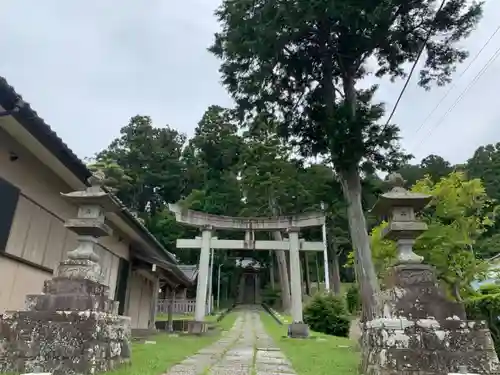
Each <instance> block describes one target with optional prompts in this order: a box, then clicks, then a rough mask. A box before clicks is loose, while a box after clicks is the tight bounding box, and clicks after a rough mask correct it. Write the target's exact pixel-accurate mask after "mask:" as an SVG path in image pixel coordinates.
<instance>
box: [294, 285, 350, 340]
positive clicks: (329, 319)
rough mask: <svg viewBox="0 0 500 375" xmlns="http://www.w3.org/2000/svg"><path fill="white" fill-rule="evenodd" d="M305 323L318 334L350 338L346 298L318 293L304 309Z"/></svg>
mask: <svg viewBox="0 0 500 375" xmlns="http://www.w3.org/2000/svg"><path fill="white" fill-rule="evenodd" d="M304 322H305V323H307V324H308V325H309V327H310V328H311V329H312V330H313V331H316V332H322V333H326V334H327V335H333V336H340V337H348V336H349V326H350V320H349V317H348V313H347V308H346V302H345V300H344V298H342V297H339V296H334V295H333V294H323V293H317V294H316V295H314V296H313V298H312V299H311V300H310V301H309V303H308V304H307V305H306V306H305V308H304Z"/></svg>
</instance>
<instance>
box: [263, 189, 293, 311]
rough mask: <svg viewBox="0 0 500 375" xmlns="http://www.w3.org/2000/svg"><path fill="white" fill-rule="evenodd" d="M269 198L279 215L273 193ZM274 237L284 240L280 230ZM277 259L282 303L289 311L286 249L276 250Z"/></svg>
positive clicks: (277, 239)
mask: <svg viewBox="0 0 500 375" xmlns="http://www.w3.org/2000/svg"><path fill="white" fill-rule="evenodd" d="M268 198H269V199H268V202H269V209H270V210H271V212H272V213H273V215H274V216H278V210H277V208H276V202H275V200H274V199H273V197H272V196H271V195H269V197H268ZM273 237H274V240H275V241H283V236H282V235H281V232H280V231H275V232H273ZM276 261H277V263H278V274H279V279H280V287H281V304H282V308H283V311H285V312H286V313H288V312H290V309H291V307H292V298H291V294H290V278H289V277H288V265H287V261H286V252H285V250H276Z"/></svg>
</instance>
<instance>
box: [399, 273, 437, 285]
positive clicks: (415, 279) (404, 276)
mask: <svg viewBox="0 0 500 375" xmlns="http://www.w3.org/2000/svg"><path fill="white" fill-rule="evenodd" d="M401 281H402V282H403V283H404V284H406V285H415V284H422V283H432V282H434V275H433V273H432V271H430V270H405V271H404V272H402V273H401Z"/></svg>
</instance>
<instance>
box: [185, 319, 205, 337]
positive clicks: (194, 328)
mask: <svg viewBox="0 0 500 375" xmlns="http://www.w3.org/2000/svg"><path fill="white" fill-rule="evenodd" d="M207 331H208V324H207V322H198V321H196V320H190V321H189V322H188V333H189V334H192V335H202V334H204V333H206V332H207Z"/></svg>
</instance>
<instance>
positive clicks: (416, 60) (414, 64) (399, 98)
mask: <svg viewBox="0 0 500 375" xmlns="http://www.w3.org/2000/svg"><path fill="white" fill-rule="evenodd" d="M445 3H446V0H443V1H441V5H440V6H439V9H438V10H437V12H436V15H435V16H434V21H435V20H436V18H437V16H438V14H439V12H441V10H442V9H443V7H444V4H445ZM434 29H435V22H433V23H432V25H431V27H430V28H429V31H428V32H427V36H426V37H425V40H424V42H423V43H422V47H420V51H418V55H417V58H416V59H415V62H414V63H413V66H412V67H411V70H410V74H408V77H407V78H406V82H405V84H404V86H403V89H402V90H401V92H400V93H399V96H398V100H396V104H394V107H393V108H392V111H391V114H390V115H389V118H388V119H387V122H386V123H385V125H384V127H383V130H385V128H387V127H388V126H389V122H390V121H391V120H392V116H394V112H396V108H398V105H399V102H400V101H401V98H402V97H403V94H404V93H405V91H406V88H407V87H408V84H409V83H410V79H411V76H412V75H413V72H414V71H415V68H416V67H417V64H418V60H420V56H422V53H423V52H424V49H425V46H426V45H427V42H428V41H429V39H430V38H431V35H432V32H433V31H434Z"/></svg>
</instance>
